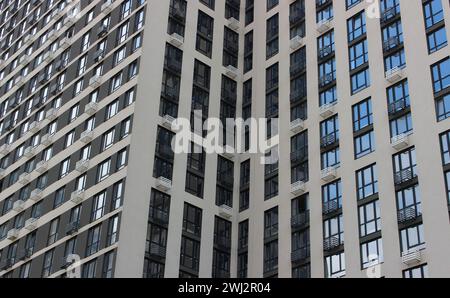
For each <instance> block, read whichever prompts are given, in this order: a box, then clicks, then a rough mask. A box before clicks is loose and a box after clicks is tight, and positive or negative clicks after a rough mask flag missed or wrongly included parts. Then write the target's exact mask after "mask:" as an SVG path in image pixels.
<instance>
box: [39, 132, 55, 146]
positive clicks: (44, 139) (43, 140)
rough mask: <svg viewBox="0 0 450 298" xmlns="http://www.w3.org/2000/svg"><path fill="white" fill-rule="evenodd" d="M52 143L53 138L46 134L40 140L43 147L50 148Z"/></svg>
mask: <svg viewBox="0 0 450 298" xmlns="http://www.w3.org/2000/svg"><path fill="white" fill-rule="evenodd" d="M52 143H53V136H51V135H49V134H46V135H44V136H43V137H42V138H41V144H42V145H43V146H50V145H51V144H52Z"/></svg>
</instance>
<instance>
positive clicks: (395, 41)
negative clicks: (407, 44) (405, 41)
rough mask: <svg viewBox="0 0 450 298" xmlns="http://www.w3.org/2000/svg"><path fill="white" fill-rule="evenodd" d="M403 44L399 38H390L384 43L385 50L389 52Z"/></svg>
mask: <svg viewBox="0 0 450 298" xmlns="http://www.w3.org/2000/svg"><path fill="white" fill-rule="evenodd" d="M401 44H402V41H401V40H400V37H398V36H394V37H390V38H388V39H387V40H385V41H383V50H384V51H385V52H387V51H389V50H390V49H393V48H396V47H398V46H400V45H401Z"/></svg>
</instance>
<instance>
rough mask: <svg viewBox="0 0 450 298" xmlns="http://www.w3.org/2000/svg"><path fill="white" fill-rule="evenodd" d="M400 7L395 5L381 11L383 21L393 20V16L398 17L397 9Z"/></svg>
mask: <svg viewBox="0 0 450 298" xmlns="http://www.w3.org/2000/svg"><path fill="white" fill-rule="evenodd" d="M397 9H398V7H397V6H393V7H391V8H388V9H386V10H385V11H383V12H382V13H381V23H383V24H384V23H386V22H388V21H389V20H391V19H392V18H394V17H396V16H397V15H398V11H397Z"/></svg>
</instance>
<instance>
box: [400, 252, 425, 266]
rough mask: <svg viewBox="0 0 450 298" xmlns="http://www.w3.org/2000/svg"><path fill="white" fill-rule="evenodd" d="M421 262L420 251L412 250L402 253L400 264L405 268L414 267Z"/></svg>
mask: <svg viewBox="0 0 450 298" xmlns="http://www.w3.org/2000/svg"><path fill="white" fill-rule="evenodd" d="M420 262H422V250H421V249H420V248H414V249H411V250H408V251H405V252H403V253H402V263H403V264H405V265H407V266H414V265H417V264H419V263H420Z"/></svg>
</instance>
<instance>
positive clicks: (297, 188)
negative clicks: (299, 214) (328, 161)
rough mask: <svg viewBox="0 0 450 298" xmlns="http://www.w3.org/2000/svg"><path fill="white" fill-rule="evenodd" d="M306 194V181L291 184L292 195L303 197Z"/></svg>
mask: <svg viewBox="0 0 450 298" xmlns="http://www.w3.org/2000/svg"><path fill="white" fill-rule="evenodd" d="M305 192H306V183H305V182H304V181H297V182H295V183H292V184H291V194H293V195H295V196H299V195H302V194H304V193H305Z"/></svg>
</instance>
